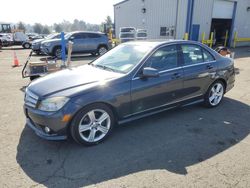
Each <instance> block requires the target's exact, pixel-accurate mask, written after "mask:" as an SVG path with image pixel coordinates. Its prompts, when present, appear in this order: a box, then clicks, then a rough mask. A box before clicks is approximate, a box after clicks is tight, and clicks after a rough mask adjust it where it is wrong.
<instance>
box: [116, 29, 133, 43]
mask: <svg viewBox="0 0 250 188" xmlns="http://www.w3.org/2000/svg"><path fill="white" fill-rule="evenodd" d="M119 39H120V41H121V43H123V42H128V41H133V40H135V39H136V29H135V28H134V27H121V28H120V34H119Z"/></svg>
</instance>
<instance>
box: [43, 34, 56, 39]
mask: <svg viewBox="0 0 250 188" xmlns="http://www.w3.org/2000/svg"><path fill="white" fill-rule="evenodd" d="M55 35H57V34H50V35H48V36H46V37H45V38H46V39H52V38H53V37H54V36H55Z"/></svg>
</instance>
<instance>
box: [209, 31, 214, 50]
mask: <svg viewBox="0 0 250 188" xmlns="http://www.w3.org/2000/svg"><path fill="white" fill-rule="evenodd" d="M213 39H214V32H211V37H210V48H212V46H213Z"/></svg>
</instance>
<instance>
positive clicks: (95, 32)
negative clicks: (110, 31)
mask: <svg viewBox="0 0 250 188" xmlns="http://www.w3.org/2000/svg"><path fill="white" fill-rule="evenodd" d="M70 33H71V34H75V33H93V34H105V33H102V32H98V31H73V32H70Z"/></svg>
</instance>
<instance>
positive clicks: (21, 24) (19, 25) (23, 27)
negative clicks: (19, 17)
mask: <svg viewBox="0 0 250 188" xmlns="http://www.w3.org/2000/svg"><path fill="white" fill-rule="evenodd" d="M17 29H19V30H22V31H24V32H25V30H26V28H25V25H24V23H23V22H21V21H20V22H18V24H17Z"/></svg>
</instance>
